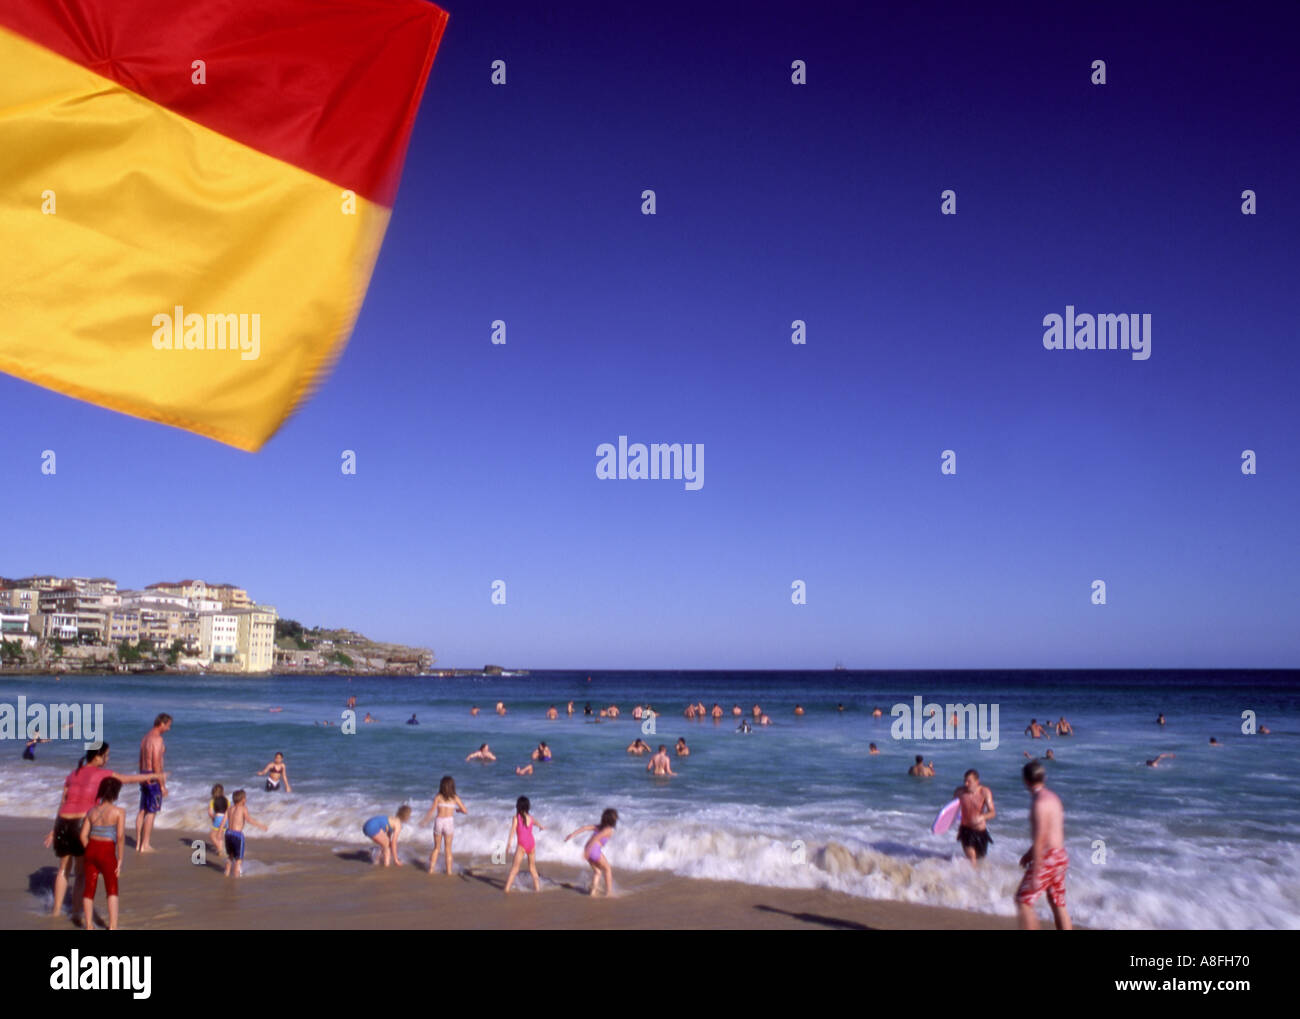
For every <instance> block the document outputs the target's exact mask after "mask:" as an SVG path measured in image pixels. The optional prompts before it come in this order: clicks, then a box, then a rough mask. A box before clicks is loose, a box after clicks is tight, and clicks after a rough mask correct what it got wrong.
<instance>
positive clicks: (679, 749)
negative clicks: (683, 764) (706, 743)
mask: <svg viewBox="0 0 1300 1019" xmlns="http://www.w3.org/2000/svg"><path fill="white" fill-rule="evenodd" d="M673 749H674V750H675V751H676V753H677V756H678V757H690V756H691V748H690V747H688V746H687V745H686V740H685V739H684V738H683V737H681V736H678V737H677V745H676V746H675V747H674V748H673Z"/></svg>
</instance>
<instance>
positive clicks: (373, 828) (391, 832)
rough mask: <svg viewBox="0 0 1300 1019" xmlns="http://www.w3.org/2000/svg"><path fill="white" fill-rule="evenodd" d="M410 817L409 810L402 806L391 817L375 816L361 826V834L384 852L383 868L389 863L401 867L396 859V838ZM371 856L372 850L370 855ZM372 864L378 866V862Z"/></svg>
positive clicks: (400, 862) (399, 861)
mask: <svg viewBox="0 0 1300 1019" xmlns="http://www.w3.org/2000/svg"><path fill="white" fill-rule="evenodd" d="M410 816H411V808H410V807H408V806H406V805H405V804H403V805H402V806H400V807H398V808H397V813H396V814H393V815H392V816H391V817H389V816H387V815H386V814H376V815H375V816H374V817H372V818H371V819H370V820H369V821H367V822H366V823H365V824H363V825H362V826H361V833H362V834H363V835H365V837H366V838H368V839H370V841H372V842H373V843H374V844H375V845H377V846H378V847H379V848H380V849H382V850H383V851H384V854H383V857H382V859H383V861H384V866H385V867H387V866H388V865H389V864H390V863H395V864H397V866H399V867H400V866H402V861H401V860H399V859H398V858H397V836H398V835H400V834H401V833H402V825H403V824H405V823H406V820H407V818H409V817H410ZM373 854H374V850H373V849H372V850H371V855H372V856H373ZM374 862H375V865H376V866H378V864H379V860H375V861H374Z"/></svg>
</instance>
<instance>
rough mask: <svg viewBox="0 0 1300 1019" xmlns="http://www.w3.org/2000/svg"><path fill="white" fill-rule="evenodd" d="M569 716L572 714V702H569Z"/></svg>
mask: <svg viewBox="0 0 1300 1019" xmlns="http://www.w3.org/2000/svg"><path fill="white" fill-rule="evenodd" d="M569 714H571V715H572V714H573V701H569Z"/></svg>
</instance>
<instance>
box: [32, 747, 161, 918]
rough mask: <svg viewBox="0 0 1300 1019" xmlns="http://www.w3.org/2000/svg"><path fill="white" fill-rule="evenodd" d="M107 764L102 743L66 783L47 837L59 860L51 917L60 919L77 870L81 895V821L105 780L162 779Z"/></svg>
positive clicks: (77, 888) (76, 890)
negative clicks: (124, 771) (127, 772)
mask: <svg viewBox="0 0 1300 1019" xmlns="http://www.w3.org/2000/svg"><path fill="white" fill-rule="evenodd" d="M107 764H108V744H107V743H101V744H100V745H99V747H98V748H97V749H95V750H87V751H86V756H85V757H83V758H82V759H81V763H80V764H78V765H77V770H76V771H74V772H72V773H71V774H70V775H69V776H68V777H67V778H65V779H64V780H63V799H62V800H60V801H59V813H58V816H57V817H55V819H54V827H53V828H51V829H50V833H49V834H48V835H46V836H45V848H47V849H48V848H50V846H53V847H54V854H55V855H56V856H57V857H58V858H59V871H58V873H57V874H56V875H55V876H54V906H53V908H52V909H51V911H50V915H51V916H58V915H59V911H60V910H61V909H62V908H63V896H64V895H65V894H66V893H67V890H68V875H69V873H73V872H74V869H75V877H76V883H75V886H74V888H73V896H72V897H73V900H74V901H75V900H76V899H77V897H78V895H79V894H80V891H81V882H82V877H83V874H84V860H83V859H82V857H83V856H84V854H85V852H86V848H85V846H83V845H82V843H81V820H82V818H84V817H85V816H86V813H87V812H88V811H89V810H90V809H91V807H93V806H94V805H95V801H96V796H97V794H98V793H99V783H100V782H102V781H103V780H104V779H106V778H115V779H117V780H118V781H119V782H123V783H136V784H139V783H140V782H157V781H159V780H160V779H161V778H162V776H160V775H156V774H150V775H119V774H118V773H117V772H115V771H113V770H112V769H111V768H109V767H107Z"/></svg>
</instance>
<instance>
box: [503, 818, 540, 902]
mask: <svg viewBox="0 0 1300 1019" xmlns="http://www.w3.org/2000/svg"><path fill="white" fill-rule="evenodd" d="M532 806H533V805H532V804H531V803H529V802H528V797H527V796H521V797H519V799H518V800H516V801H515V819H514V822H513V823H512V824H511V825H510V834H509V835H507V836H506V852H507V853H509V852H510V842H511V840H512V839H516V838H517V839H518V840H519V845H518V846H517V847H516V849H515V860H514V863H512V864H510V874H509V876H508V877H507V878H506V891H507V892H509V891H510V886H511V885H512V884H514V883H515V876H516V875H517V874H518V873H519V864H520V863H522V862H523V859H524V856H525V855H527V857H528V873H530V874H531V875H532V876H533V891H535V892H540V891H541V890H542V879H541V878H540V877H538V876H537V861H536V859H535V858H534V857H535V853H534V850H536V848H537V842H536V840H535V839H534V838H533V832H534V831H546V829H545V828H544V827H542V824H541V822H540V821H538V820H537V818H535V817H533V815H532V814H530V813H528V811H530V810H531V809H532Z"/></svg>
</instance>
